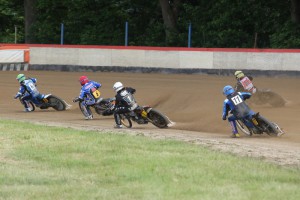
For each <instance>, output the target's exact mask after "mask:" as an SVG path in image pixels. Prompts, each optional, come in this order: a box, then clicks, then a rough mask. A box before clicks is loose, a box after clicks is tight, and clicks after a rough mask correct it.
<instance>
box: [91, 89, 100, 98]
mask: <svg viewBox="0 0 300 200" xmlns="http://www.w3.org/2000/svg"><path fill="white" fill-rule="evenodd" d="M92 94H93V96H94V97H95V98H96V99H97V98H99V97H100V95H101V93H100V91H99V90H94V91H93V93H92Z"/></svg>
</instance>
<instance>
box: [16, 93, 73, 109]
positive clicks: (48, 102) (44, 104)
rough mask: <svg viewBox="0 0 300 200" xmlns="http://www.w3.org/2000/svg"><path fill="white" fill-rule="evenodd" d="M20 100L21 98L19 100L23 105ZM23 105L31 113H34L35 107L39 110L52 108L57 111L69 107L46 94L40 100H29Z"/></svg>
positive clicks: (57, 98)
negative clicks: (25, 105)
mask: <svg viewBox="0 0 300 200" xmlns="http://www.w3.org/2000/svg"><path fill="white" fill-rule="evenodd" d="M21 98H22V96H20V97H19V100H20V102H21V103H22V104H23V102H22V100H21ZM25 103H26V104H27V106H28V108H30V110H31V111H35V108H36V107H39V108H40V109H48V108H53V109H55V110H57V111H63V110H66V109H68V108H69V107H70V105H68V104H67V103H66V102H65V101H64V100H62V99H61V98H59V97H57V96H55V95H52V94H46V95H45V96H44V98H43V99H41V100H38V99H36V98H30V99H28V100H25Z"/></svg>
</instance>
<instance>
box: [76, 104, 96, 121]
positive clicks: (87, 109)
mask: <svg viewBox="0 0 300 200" xmlns="http://www.w3.org/2000/svg"><path fill="white" fill-rule="evenodd" d="M78 105H79V108H80V111H81V112H82V114H83V115H84V116H85V117H89V116H91V118H93V113H92V110H91V108H90V106H87V107H85V106H83V105H82V102H78Z"/></svg>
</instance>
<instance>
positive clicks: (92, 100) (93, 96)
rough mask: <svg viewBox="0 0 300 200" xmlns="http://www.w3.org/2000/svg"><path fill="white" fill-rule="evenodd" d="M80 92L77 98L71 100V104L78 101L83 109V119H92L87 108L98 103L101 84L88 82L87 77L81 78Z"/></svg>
mask: <svg viewBox="0 0 300 200" xmlns="http://www.w3.org/2000/svg"><path fill="white" fill-rule="evenodd" d="M79 82H80V85H81V86H82V87H81V91H80V94H79V96H78V97H76V98H74V99H73V102H74V103H75V102H77V101H79V102H80V104H81V106H82V107H83V108H85V112H86V115H85V119H87V120H88V119H93V115H92V113H89V111H88V109H87V108H88V107H89V106H91V105H94V104H96V103H97V102H98V101H100V100H101V99H100V91H99V90H98V89H99V88H100V87H101V84H100V83H98V82H95V81H92V80H89V79H88V77H87V76H81V77H80V78H79Z"/></svg>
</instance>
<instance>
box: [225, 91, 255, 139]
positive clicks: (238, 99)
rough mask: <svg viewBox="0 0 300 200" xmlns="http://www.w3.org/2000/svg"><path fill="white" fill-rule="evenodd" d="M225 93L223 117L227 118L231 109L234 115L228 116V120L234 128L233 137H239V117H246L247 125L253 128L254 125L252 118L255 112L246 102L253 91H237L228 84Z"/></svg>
mask: <svg viewBox="0 0 300 200" xmlns="http://www.w3.org/2000/svg"><path fill="white" fill-rule="evenodd" d="M223 94H224V95H225V96H226V99H225V100H224V104H223V113H222V119H223V120H226V117H227V115H228V112H229V111H230V113H232V115H231V116H230V117H228V121H229V123H230V125H231V128H232V136H231V137H233V138H238V137H240V135H239V133H238V130H237V126H236V120H237V119H244V122H245V124H246V126H248V127H251V128H252V127H254V126H253V124H252V122H251V120H252V116H253V115H254V114H255V113H254V111H252V110H251V109H250V108H249V107H248V105H247V104H246V103H245V100H246V99H249V98H250V97H251V93H249V92H236V91H235V90H234V89H233V87H232V86H230V85H227V86H225V87H224V88H223Z"/></svg>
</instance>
